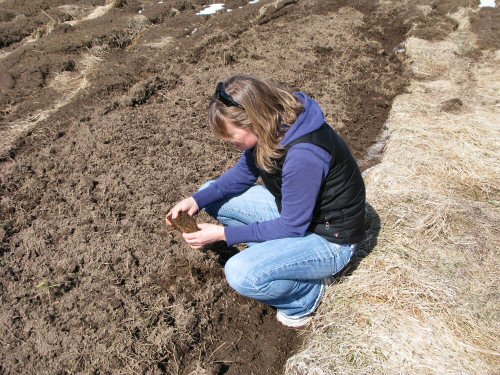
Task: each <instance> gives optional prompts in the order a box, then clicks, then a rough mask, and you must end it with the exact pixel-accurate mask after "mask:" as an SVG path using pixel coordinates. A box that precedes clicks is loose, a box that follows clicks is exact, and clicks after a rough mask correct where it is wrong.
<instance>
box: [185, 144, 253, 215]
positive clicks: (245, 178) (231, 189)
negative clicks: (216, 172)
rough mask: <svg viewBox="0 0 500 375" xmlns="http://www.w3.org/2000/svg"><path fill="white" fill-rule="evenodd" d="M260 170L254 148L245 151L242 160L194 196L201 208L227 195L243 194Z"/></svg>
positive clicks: (251, 184)
mask: <svg viewBox="0 0 500 375" xmlns="http://www.w3.org/2000/svg"><path fill="white" fill-rule="evenodd" d="M258 177H259V170H258V169H257V167H256V165H255V159H254V156H253V149H251V150H247V151H245V152H244V153H243V154H242V155H241V159H240V161H239V162H238V163H237V164H236V165H235V166H234V167H233V168H231V169H230V170H228V171H227V172H226V173H224V174H223V175H222V176H220V177H219V178H218V179H217V180H215V181H214V182H213V183H211V184H210V185H208V186H207V187H206V188H205V189H202V190H200V191H198V192H196V193H195V194H193V198H194V200H195V201H196V204H197V205H198V207H199V208H200V209H202V208H205V207H206V206H208V205H210V204H212V203H214V202H217V201H218V200H220V199H224V198H226V197H229V196H232V195H236V194H241V193H243V192H245V191H247V190H248V189H249V188H251V187H252V186H253V185H254V184H255V182H256V181H257V178H258Z"/></svg>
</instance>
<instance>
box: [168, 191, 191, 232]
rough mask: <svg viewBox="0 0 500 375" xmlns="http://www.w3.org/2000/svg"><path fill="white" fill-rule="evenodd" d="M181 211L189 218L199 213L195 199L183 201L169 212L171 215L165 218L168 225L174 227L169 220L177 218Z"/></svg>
mask: <svg viewBox="0 0 500 375" xmlns="http://www.w3.org/2000/svg"><path fill="white" fill-rule="evenodd" d="M180 211H186V212H187V213H188V215H189V216H193V215H194V214H195V213H197V212H198V204H197V203H196V201H195V200H194V198H193V197H189V198H185V199H183V200H181V201H180V202H179V203H177V204H176V205H175V206H174V207H173V208H172V209H171V210H170V211H169V213H168V214H167V216H166V217H165V221H166V222H167V225H169V226H172V223H171V222H170V220H169V218H172V219H175V218H177V216H178V215H179V212H180Z"/></svg>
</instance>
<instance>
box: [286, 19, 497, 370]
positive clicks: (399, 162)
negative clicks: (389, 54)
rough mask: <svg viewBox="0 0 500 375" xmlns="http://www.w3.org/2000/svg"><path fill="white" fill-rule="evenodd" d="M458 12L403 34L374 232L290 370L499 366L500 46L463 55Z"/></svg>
mask: <svg viewBox="0 0 500 375" xmlns="http://www.w3.org/2000/svg"><path fill="white" fill-rule="evenodd" d="M455 19H456V20H457V21H458V22H459V23H460V27H459V28H458V29H457V31H455V32H453V33H452V34H450V35H449V37H448V38H447V39H446V40H444V41H441V42H434V43H433V42H428V41H424V40H420V39H416V38H410V39H409V40H408V41H407V43H406V47H407V53H408V55H409V58H410V59H411V60H412V61H413V63H412V65H411V67H412V69H413V71H414V73H415V76H416V80H415V81H413V82H412V83H411V85H410V87H409V90H408V91H409V93H407V94H404V95H400V96H399V97H397V98H396V100H395V102H394V104H393V107H392V110H391V113H390V116H389V119H388V122H387V128H388V132H389V141H388V143H387V145H386V148H385V153H384V156H383V160H382V162H381V163H380V164H379V165H377V166H375V167H373V168H371V169H370V170H369V171H368V172H367V173H366V175H365V181H366V186H367V196H368V201H369V203H370V204H371V206H372V207H373V208H374V210H375V211H376V213H377V215H378V216H379V217H380V222H381V225H380V231H379V233H378V236H377V237H376V238H375V236H376V233H375V232H374V231H373V230H371V231H370V234H369V241H367V242H365V243H364V245H363V248H362V250H363V249H364V251H365V252H367V254H365V256H364V257H363V258H362V259H361V260H360V262H359V265H358V267H357V268H356V269H355V270H353V271H352V272H351V273H350V274H348V275H347V276H345V277H344V278H343V279H342V280H340V282H339V283H337V284H335V285H333V286H331V287H330V288H329V290H328V292H327V295H326V298H325V300H324V302H323V304H322V305H321V306H320V309H319V312H318V315H317V317H316V318H315V319H314V321H313V324H312V327H311V332H308V333H307V335H308V337H307V338H306V343H305V346H304V348H303V349H302V351H300V352H299V353H297V354H296V355H294V356H293V357H292V358H290V359H289V361H288V362H287V366H286V373H287V374H289V375H291V374H301V375H303V374H396V373H408V374H495V373H500V350H499V349H498V348H499V347H500V345H499V343H500V325H499V319H498V318H499V316H498V313H499V306H500V298H499V291H500V289H499V280H500V277H499V276H500V271H499V270H500V262H499V260H498V258H499V251H498V249H499V242H500V241H499V239H500V235H499V228H500V212H499V206H500V198H499V187H500V163H499V160H500V158H499V140H500V121H499V119H500V108H499V106H498V103H499V102H500V87H499V85H500V84H499V83H500V69H499V68H498V65H499V62H500V54H499V51H497V52H496V53H495V52H491V51H490V52H485V53H484V54H483V57H482V58H481V59H480V60H479V61H472V60H470V59H468V58H467V57H466V56H467V54H468V52H469V51H470V50H471V49H473V48H475V40H474V37H473V35H472V34H470V32H469V31H468V21H467V11H461V12H459V13H457V14H456V15H455ZM453 98H458V99H460V100H461V101H462V103H463V105H462V106H461V107H460V108H458V110H455V111H446V110H445V108H444V107H443V104H442V103H443V102H444V101H446V100H449V99H453ZM374 243H376V244H375V245H374V246H370V245H373V244H374ZM370 247H373V249H371V251H369V249H370Z"/></svg>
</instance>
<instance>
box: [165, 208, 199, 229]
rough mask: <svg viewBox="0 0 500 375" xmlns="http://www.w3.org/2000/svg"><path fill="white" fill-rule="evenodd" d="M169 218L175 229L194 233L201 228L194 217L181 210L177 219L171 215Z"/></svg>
mask: <svg viewBox="0 0 500 375" xmlns="http://www.w3.org/2000/svg"><path fill="white" fill-rule="evenodd" d="M169 220H170V222H171V223H172V226H173V227H174V229H177V230H178V231H180V232H183V233H193V232H198V231H199V230H200V228H198V225H196V220H195V219H194V217H192V216H189V214H188V213H186V212H184V211H181V212H179V215H178V216H177V217H176V218H175V219H174V218H172V217H170V218H169Z"/></svg>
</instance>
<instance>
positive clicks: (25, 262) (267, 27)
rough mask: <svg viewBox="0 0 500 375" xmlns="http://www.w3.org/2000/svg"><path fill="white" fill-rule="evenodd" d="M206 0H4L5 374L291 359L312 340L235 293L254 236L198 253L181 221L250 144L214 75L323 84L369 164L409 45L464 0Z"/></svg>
mask: <svg viewBox="0 0 500 375" xmlns="http://www.w3.org/2000/svg"><path fill="white" fill-rule="evenodd" d="M205 3H208V1H203V0H164V1H163V2H161V3H160V2H158V1H139V0H116V1H114V2H113V3H110V4H111V5H112V6H109V7H108V9H107V12H105V13H103V14H102V15H101V16H99V17H96V18H93V19H87V20H85V17H86V16H88V15H89V14H91V12H92V11H93V10H94V9H96V7H99V6H103V7H104V6H106V2H105V1H101V0H84V1H79V2H71V0H39V1H35V2H33V1H27V0H26V1H14V0H6V1H3V2H0V48H1V50H0V90H1V96H0V135H1V138H2V140H1V141H0V162H1V164H0V168H1V185H0V189H1V190H0V193H1V201H0V215H1V227H0V240H1V248H0V254H1V258H0V272H1V273H0V274H1V276H0V298H1V306H2V307H1V310H0V337H1V343H2V347H1V349H0V372H1V373H6V374H10V373H12V374H15V373H23V374H24V373H50V374H62V373H95V374H104V373H106V374H107V373H148V374H149V373H166V374H277V373H280V372H281V371H282V370H281V369H282V368H283V365H284V363H285V361H286V359H287V358H288V357H289V356H290V355H291V354H292V352H293V350H295V349H296V348H298V346H299V345H300V341H301V336H300V335H298V334H297V333H296V332H295V331H293V330H287V329H285V328H283V327H281V326H280V325H279V324H278V323H277V322H276V321H275V317H274V311H273V309H271V308H269V307H267V306H264V305H262V304H259V303H256V302H253V301H250V300H248V299H244V298H242V297H240V296H238V295H237V294H236V293H234V292H233V291H232V290H230V288H229V287H228V285H227V284H226V282H225V279H224V274H223V265H224V263H225V261H226V260H227V259H228V258H229V257H230V256H231V255H233V254H234V253H235V252H236V251H238V249H235V248H227V247H226V246H225V245H224V244H218V245H217V246H213V247H212V248H210V249H207V250H204V251H197V250H192V249H190V248H189V246H186V245H185V243H184V242H183V240H182V238H181V237H180V235H179V234H177V233H171V232H168V230H167V228H166V226H165V222H164V216H165V214H166V213H167V212H168V210H169V209H170V208H171V207H172V205H173V204H174V203H175V202H177V201H178V200H179V199H181V198H183V197H186V196H188V195H190V194H191V193H192V192H193V191H194V190H196V189H197V188H198V187H199V186H200V185H201V184H202V183H203V182H204V181H206V180H209V179H214V178H216V177H217V176H219V175H220V174H221V173H222V172H223V171H225V170H226V169H228V168H230V167H231V166H232V165H233V164H234V163H235V161H236V160H237V158H238V154H237V153H236V152H235V151H234V150H232V149H230V148H229V147H228V146H226V145H224V144H222V143H221V142H220V141H219V140H217V139H216V138H215V137H214V136H213V135H211V133H210V130H209V129H208V128H207V125H206V123H205V114H206V109H207V104H208V101H209V98H210V96H211V94H212V92H213V90H214V87H215V84H216V82H217V81H219V80H222V79H226V78H228V77H229V76H230V75H232V74H235V73H246V74H254V75H258V76H261V77H265V78H270V79H272V80H274V81H276V82H280V83H283V84H285V85H287V86H288V87H290V88H292V89H294V90H301V91H304V92H306V93H308V94H309V95H311V96H313V97H314V98H316V99H317V100H318V101H319V102H320V103H321V104H322V105H323V107H324V109H325V112H326V114H327V117H328V119H329V121H330V123H331V124H332V125H334V126H335V127H336V128H337V129H338V130H339V132H340V133H341V134H342V135H343V136H344V137H345V139H346V140H347V142H348V143H349V145H350V147H351V148H352V149H353V151H354V153H355V156H356V157H357V158H358V160H359V162H360V164H361V165H362V166H363V167H364V168H366V167H369V166H370V165H372V164H373V163H374V161H373V160H372V159H368V158H367V157H366V155H367V150H368V149H369V148H370V147H371V146H372V145H373V144H374V143H375V142H376V141H377V137H378V136H379V134H380V132H381V129H382V127H383V124H384V121H385V120H386V118H387V114H388V112H389V110H390V108H391V103H392V100H393V98H394V96H395V95H396V94H398V93H401V92H402V91H403V90H404V88H405V85H406V82H407V78H408V77H407V74H406V73H405V64H406V63H409V62H407V61H406V60H405V56H404V48H403V46H402V45H400V43H401V42H403V41H404V40H405V38H406V37H407V36H408V35H417V36H419V37H424V38H428V39H436V38H437V39H439V38H442V37H444V36H445V35H446V34H447V33H449V32H450V31H452V30H453V29H454V27H456V26H455V24H454V23H453V21H450V20H449V19H448V18H446V17H445V14H446V12H449V11H452V10H453V9H456V7H457V6H458V5H460V2H459V1H455V2H449V3H446V2H438V1H416V2H413V3H412V5H408V4H405V2H402V1H401V2H399V1H395V2H394V3H392V4H391V3H388V2H384V3H383V4H379V3H377V2H376V1H372V0H354V1H347V0H345V1H344V0H339V1H324V0H316V1H314V0H300V1H282V2H278V3H279V4H278V3H277V4H278V5H279V6H277V7H274V6H272V7H268V8H267V10H266V11H261V12H260V13H259V10H260V9H262V8H263V7H265V6H267V5H268V4H270V3H271V1H261V2H260V3H258V4H255V5H250V4H248V3H247V1H237V0H233V1H228V2H227V3H226V8H231V9H234V10H233V11H232V12H230V13H228V12H226V13H220V14H217V15H215V16H212V17H200V16H196V15H195V13H196V12H197V11H199V10H201V9H202V8H203V5H204V4H205ZM280 4H281V5H280ZM284 4H286V5H284ZM443 4H448V7H444V5H443ZM450 4H452V5H450ZM417 5H418V6H417ZM421 5H424V6H427V8H426V9H429V8H430V10H431V11H430V13H428V14H427V16H423V13H422V12H423V11H422V9H423V8H422V7H420V6H421ZM239 6H241V7H242V8H241V9H240V8H238V7H239ZM101 9H104V8H101ZM139 12H141V13H140V14H139ZM480 15H481V14H480ZM485 43H490V42H486V41H485ZM201 215H202V217H200V218H199V219H198V222H203V221H204V220H208V219H207V217H206V216H205V215H204V214H203V213H202V214H201Z"/></svg>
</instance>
